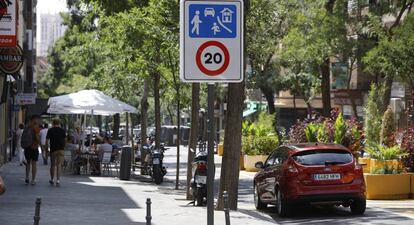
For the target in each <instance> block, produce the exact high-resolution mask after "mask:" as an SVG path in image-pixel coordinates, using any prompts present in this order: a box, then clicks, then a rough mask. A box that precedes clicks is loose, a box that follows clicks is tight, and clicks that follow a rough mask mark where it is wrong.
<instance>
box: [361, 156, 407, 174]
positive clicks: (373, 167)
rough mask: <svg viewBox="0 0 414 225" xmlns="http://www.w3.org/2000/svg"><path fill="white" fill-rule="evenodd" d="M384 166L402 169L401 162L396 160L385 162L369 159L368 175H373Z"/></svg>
mask: <svg viewBox="0 0 414 225" xmlns="http://www.w3.org/2000/svg"><path fill="white" fill-rule="evenodd" d="M385 165H387V166H388V167H389V168H398V167H402V164H401V162H400V161H398V160H396V159H394V160H386V161H385V162H384V161H381V160H378V159H371V160H370V173H374V172H375V171H377V170H380V169H383V168H384V167H385ZM364 172H365V171H364Z"/></svg>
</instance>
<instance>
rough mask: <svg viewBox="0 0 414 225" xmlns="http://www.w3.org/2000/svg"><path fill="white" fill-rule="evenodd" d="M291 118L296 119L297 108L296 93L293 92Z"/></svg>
mask: <svg viewBox="0 0 414 225" xmlns="http://www.w3.org/2000/svg"><path fill="white" fill-rule="evenodd" d="M293 118H294V119H295V123H296V120H297V119H298V109H297V107H296V94H293Z"/></svg>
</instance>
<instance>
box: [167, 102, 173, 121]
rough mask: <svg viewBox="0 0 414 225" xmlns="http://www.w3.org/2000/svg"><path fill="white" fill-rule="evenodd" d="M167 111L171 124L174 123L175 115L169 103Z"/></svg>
mask: <svg viewBox="0 0 414 225" xmlns="http://www.w3.org/2000/svg"><path fill="white" fill-rule="evenodd" d="M167 112H168V117H169V119H170V124H171V125H173V124H174V117H173V114H172V112H171V109H170V104H167Z"/></svg>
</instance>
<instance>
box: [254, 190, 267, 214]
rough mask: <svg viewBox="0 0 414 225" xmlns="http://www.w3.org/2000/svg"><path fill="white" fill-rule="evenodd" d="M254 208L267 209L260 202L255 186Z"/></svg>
mask: <svg viewBox="0 0 414 225" xmlns="http://www.w3.org/2000/svg"><path fill="white" fill-rule="evenodd" d="M254 206H255V207H256V209H265V208H266V207H267V204H266V203H263V202H262V200H260V196H259V189H258V188H257V185H255V186H254Z"/></svg>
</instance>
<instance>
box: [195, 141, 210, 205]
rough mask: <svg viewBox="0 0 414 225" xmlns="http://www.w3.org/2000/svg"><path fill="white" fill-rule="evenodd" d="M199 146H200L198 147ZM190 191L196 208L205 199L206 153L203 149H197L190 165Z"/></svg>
mask: <svg viewBox="0 0 414 225" xmlns="http://www.w3.org/2000/svg"><path fill="white" fill-rule="evenodd" d="M200 146H201V145H200ZM192 174H193V178H192V179H191V191H192V195H193V198H194V202H193V204H194V205H195V204H196V203H197V206H202V205H203V204H204V199H205V198H207V151H206V150H205V148H199V152H198V153H197V154H196V156H195V158H194V161H193V163H192Z"/></svg>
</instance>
